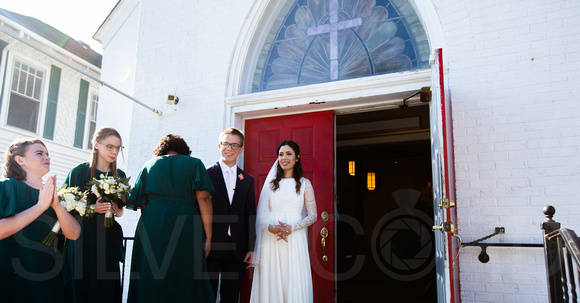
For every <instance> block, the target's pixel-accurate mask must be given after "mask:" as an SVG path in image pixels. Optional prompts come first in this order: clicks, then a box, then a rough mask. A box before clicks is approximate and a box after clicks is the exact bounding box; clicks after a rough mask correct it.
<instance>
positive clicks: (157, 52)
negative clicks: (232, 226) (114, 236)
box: [103, 0, 580, 302]
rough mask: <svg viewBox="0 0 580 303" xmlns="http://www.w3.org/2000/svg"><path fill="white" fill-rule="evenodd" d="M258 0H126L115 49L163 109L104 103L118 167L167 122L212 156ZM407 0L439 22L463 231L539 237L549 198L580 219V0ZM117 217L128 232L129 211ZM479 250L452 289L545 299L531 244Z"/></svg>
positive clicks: (465, 255) (472, 298) (133, 160)
mask: <svg viewBox="0 0 580 303" xmlns="http://www.w3.org/2000/svg"><path fill="white" fill-rule="evenodd" d="M263 1H265V0H263ZM263 1H250V0H239V1H223V0H218V1H211V2H203V3H199V2H192V1H177V2H171V3H168V2H166V1H146V2H142V3H139V2H138V1H137V0H127V1H123V2H125V3H129V4H130V5H129V6H137V7H138V8H137V9H136V10H132V11H131V12H132V13H131V15H130V18H131V20H133V21H135V22H133V23H131V22H128V23H127V24H128V25H126V26H125V27H124V28H123V30H127V29H128V30H130V31H131V33H133V34H134V36H135V37H136V38H135V40H136V41H135V40H131V42H129V43H128V44H129V45H130V46H131V47H136V48H133V49H135V51H134V52H133V53H132V51H129V52H128V53H130V54H131V53H132V56H131V55H127V54H125V56H126V57H125V58H130V59H131V60H134V63H135V66H134V69H133V70H131V71H130V72H134V74H131V75H130V76H129V78H130V81H129V85H128V86H127V88H128V90H129V91H131V93H133V94H134V96H135V97H136V98H137V99H139V100H140V101H143V102H144V103H146V104H148V105H149V106H152V107H154V108H158V109H161V110H162V111H163V113H164V114H163V116H162V117H157V116H156V115H155V114H153V113H151V112H149V111H147V110H146V109H144V108H142V107H140V106H138V105H133V108H132V109H130V110H132V115H128V114H126V113H124V112H123V113H122V112H120V111H117V112H114V113H113V112H112V111H111V108H110V107H109V110H108V111H107V113H108V114H110V115H111V117H117V118H120V119H128V120H130V130H129V128H125V129H124V133H123V136H125V137H127V136H129V141H130V145H129V149H130V151H131V152H130V153H129V156H128V159H127V160H128V165H127V172H128V174H129V175H132V176H135V177H136V174H137V172H138V170H139V169H140V167H141V166H142V165H143V163H144V162H145V161H146V160H147V159H149V158H150V157H151V151H152V149H153V148H154V146H155V145H156V143H157V141H158V140H159V139H160V138H161V137H162V136H163V135H166V134H168V133H177V134H180V135H182V136H183V137H184V138H185V139H186V140H187V142H188V143H189V145H190V147H191V149H192V151H193V153H192V155H193V156H196V157H199V158H201V159H202V161H204V163H205V164H206V165H209V164H211V163H213V162H214V161H216V160H217V158H218V157H219V155H218V152H217V150H216V144H217V138H216V137H217V135H218V134H219V132H220V131H221V129H222V128H224V127H226V126H230V125H228V123H229V121H231V119H230V117H229V116H227V115H228V111H227V107H226V105H225V96H226V95H227V92H226V91H227V88H228V82H227V81H228V79H230V76H231V75H229V72H230V66H231V65H233V64H234V62H232V60H233V59H232V56H233V55H234V54H236V49H235V48H236V47H237V46H239V45H242V44H241V43H237V41H238V40H239V39H242V38H246V37H245V36H244V37H241V35H242V34H243V33H241V32H240V30H239V29H240V28H244V25H245V23H244V22H245V21H246V20H245V19H246V18H248V16H250V17H251V13H250V12H251V11H252V9H254V8H255V7H259V6H260V5H262V3H263ZM254 2H256V3H254ZM413 2H414V4H415V5H414V6H415V7H417V8H418V9H419V10H424V11H421V15H422V16H424V18H425V20H429V22H431V23H430V24H437V25H438V26H441V31H442V32H441V33H438V32H437V30H438V29H435V28H431V29H429V28H428V29H427V32H428V33H430V35H431V36H432V37H437V40H436V39H435V38H432V39H433V41H432V47H439V45H441V47H443V51H444V53H443V56H444V64H445V69H446V71H447V76H448V78H447V79H448V83H447V87H448V88H449V93H450V96H449V97H450V100H451V105H452V119H453V125H452V127H453V137H454V154H455V170H456V180H457V182H456V190H457V199H456V200H457V213H458V222H456V223H457V227H459V228H460V229H461V230H460V235H461V237H462V239H463V241H464V242H468V241H472V240H474V239H477V238H480V237H482V236H484V235H487V234H489V233H492V232H493V231H494V227H496V226H503V227H505V228H506V234H505V235H500V236H496V237H494V238H493V239H491V240H489V242H514V243H541V242H542V237H541V230H540V228H539V224H540V222H542V221H543V220H544V217H543V215H542V213H541V211H542V208H543V206H544V205H547V204H551V205H554V206H555V207H556V209H557V213H556V216H555V219H556V220H557V221H559V222H561V223H562V225H563V226H565V227H569V228H572V229H576V230H578V231H580V223H579V222H580V221H579V220H578V216H579V215H580V208H579V207H578V205H579V203H580V187H579V184H580V107H579V106H578V105H577V100H578V99H579V96H580V93H579V92H578V90H577V89H576V86H577V83H578V79H580V71H579V69H578V68H577V67H578V62H579V61H580V17H578V16H580V2H578V1H561V0H529V1H497V0H496V1H480V0H462V1H460V0H432V5H433V8H434V11H428V10H425V8H424V7H427V6H425V5H424V4H425V3H424V2H422V1H413ZM139 4H140V5H139ZM248 19H251V18H248ZM251 20H253V19H251ZM433 20H437V21H436V22H433ZM137 23H138V24H139V25H138V27H137V25H136V24H137ZM125 34H126V33H124V32H123V31H120V32H119V33H118V35H119V38H118V39H117V38H115V37H111V38H112V40H111V41H105V42H106V43H111V44H109V45H108V46H107V45H105V46H106V47H105V63H107V60H109V59H108V54H109V52H110V51H112V50H115V49H116V48H118V47H119V46H121V45H123V43H124V42H123V41H124V40H123V39H122V38H121V37H123V35H125ZM137 46H138V47H137ZM113 53H114V51H112V52H111V54H113ZM119 56H120V55H119V54H118V53H117V55H116V58H119ZM124 72H127V73H128V72H129V71H124V70H121V69H116V68H115V66H113V65H107V64H104V68H103V76H104V78H105V80H107V79H111V78H113V77H115V76H114V75H115V74H117V75H124V74H126V73H124ZM131 81H134V82H133V83H134V85H131V84H130V83H131ZM114 82H115V83H118V84H119V85H125V84H127V82H123V81H120V82H119V81H114ZM167 93H176V94H177V96H178V97H179V99H180V103H179V104H178V105H176V106H167V105H165V104H164V100H165V95H166V94H167ZM111 99H112V100H115V102H127V100H123V101H119V100H120V99H122V97H118V96H113V95H111ZM128 133H130V134H129V135H127V134H128ZM123 220H127V221H126V222H125V221H124V222H123V226H124V227H125V234H126V235H128V234H129V233H130V232H128V231H129V230H134V225H132V224H134V223H135V222H136V217H129V215H125V216H124V218H123ZM132 226H133V227H132ZM488 253H489V255H490V258H491V260H490V262H489V263H487V264H482V263H480V262H479V261H478V259H477V256H478V255H479V249H477V248H471V247H467V248H463V249H462V252H461V255H460V257H459V266H460V279H461V299H462V301H463V302H545V301H546V300H547V288H546V281H545V273H544V270H545V269H544V262H543V252H542V250H541V249H539V248H519V249H517V248H489V249H488Z"/></svg>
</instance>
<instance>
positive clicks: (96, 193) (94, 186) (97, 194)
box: [91, 185, 101, 198]
mask: <svg viewBox="0 0 580 303" xmlns="http://www.w3.org/2000/svg"><path fill="white" fill-rule="evenodd" d="M91 192H92V193H93V194H95V196H97V198H100V197H101V195H99V191H98V190H97V185H93V186H92V187H91Z"/></svg>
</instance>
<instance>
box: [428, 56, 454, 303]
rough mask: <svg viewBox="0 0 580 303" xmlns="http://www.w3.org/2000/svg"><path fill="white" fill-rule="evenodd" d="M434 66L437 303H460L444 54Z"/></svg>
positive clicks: (452, 167)
mask: <svg viewBox="0 0 580 303" xmlns="http://www.w3.org/2000/svg"><path fill="white" fill-rule="evenodd" d="M434 59H435V60H434V62H433V75H434V77H433V78H434V81H433V83H432V84H433V100H432V101H431V145H432V146H431V152H432V156H431V158H432V160H433V197H434V201H433V202H434V203H433V204H434V205H433V206H434V219H435V225H436V226H440V227H441V228H440V229H441V231H442V232H439V231H434V232H435V238H436V252H435V254H436V257H435V259H436V267H437V295H438V302H451V303H457V302H461V297H460V291H459V286H460V284H459V264H458V260H456V257H457V248H458V244H459V243H458V242H457V239H456V238H455V237H454V231H453V230H452V229H451V230H450V229H449V227H451V226H454V225H455V224H456V223H457V210H456V208H455V207H454V206H452V203H449V202H448V201H455V170H454V165H453V140H452V132H451V104H450V102H449V100H448V99H447V98H446V92H447V91H446V88H445V73H444V68H443V50H442V49H440V48H439V49H437V50H435V53H434Z"/></svg>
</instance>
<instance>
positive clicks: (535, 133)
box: [436, 1, 580, 302]
mask: <svg viewBox="0 0 580 303" xmlns="http://www.w3.org/2000/svg"><path fill="white" fill-rule="evenodd" d="M436 2H437V6H438V7H439V12H440V13H441V20H442V22H443V28H444V31H445V34H446V38H447V44H448V51H447V52H446V53H445V54H444V55H446V58H447V60H448V61H447V62H448V68H449V75H448V76H449V83H448V87H449V88H450V93H451V103H452V106H453V135H454V146H455V148H454V152H455V168H456V171H457V180H458V182H457V183H456V187H457V205H458V220H459V222H458V227H459V228H460V229H461V232H460V233H461V235H462V239H463V241H465V242H467V241H471V240H474V239H477V238H480V237H481V236H483V235H486V234H489V233H491V232H493V228H494V227H495V226H505V227H506V234H505V235H501V236H497V237H495V238H494V239H493V240H489V242H494V241H495V242H513V243H541V242H542V238H541V232H540V229H539V223H540V222H542V221H543V219H544V218H543V216H542V213H541V210H542V207H543V206H544V205H547V204H552V205H554V206H555V207H556V210H557V212H556V216H555V219H556V220H557V221H559V222H561V223H562V225H563V226H566V227H569V228H572V229H576V230H580V228H579V227H580V224H579V223H578V222H579V221H578V216H579V215H580V209H579V208H578V204H579V202H580V197H579V192H580V191H579V186H578V185H579V184H580V157H579V156H580V119H579V118H580V111H579V110H578V106H577V105H575V104H573V103H574V101H573V100H574V99H576V98H577V97H578V95H579V94H578V93H577V92H575V91H574V90H573V89H571V88H572V87H574V86H575V84H574V83H576V82H577V80H576V79H577V78H578V76H579V75H580V73H579V72H578V70H577V69H575V68H571V66H575V65H576V62H577V61H578V60H580V49H579V48H578V47H577V46H578V42H577V41H578V37H579V34H580V30H579V29H580V27H579V25H580V19H579V18H578V17H577V16H578V13H579V12H580V4H579V3H573V2H570V1H461V3H457V2H456V3H453V2H451V1H436ZM479 251H480V250H479V249H477V248H464V249H463V252H462V253H461V254H462V255H461V256H460V266H461V267H460V268H461V290H462V295H461V297H462V300H463V302H545V301H546V300H547V297H546V293H547V290H546V281H545V274H544V271H545V268H544V261H543V253H542V250H541V249H536V248H524V249H507V248H495V249H491V248H490V249H488V253H489V255H490V257H491V261H490V262H489V263H487V264H481V263H479V261H478V259H477V256H478V254H479ZM476 277H477V278H476Z"/></svg>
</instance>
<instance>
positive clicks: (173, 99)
mask: <svg viewBox="0 0 580 303" xmlns="http://www.w3.org/2000/svg"><path fill="white" fill-rule="evenodd" d="M165 103H167V104H169V105H175V104H177V103H179V98H177V96H176V95H172V94H167V98H165Z"/></svg>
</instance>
